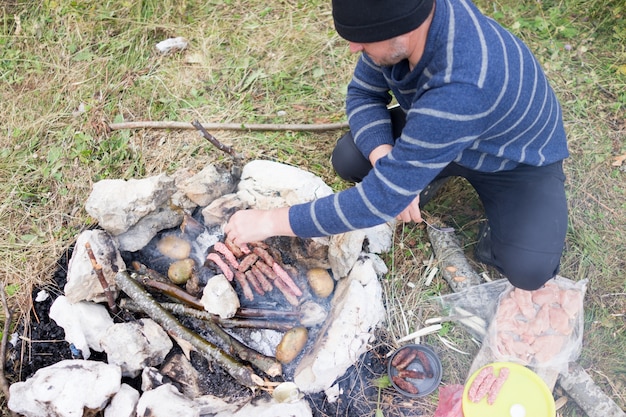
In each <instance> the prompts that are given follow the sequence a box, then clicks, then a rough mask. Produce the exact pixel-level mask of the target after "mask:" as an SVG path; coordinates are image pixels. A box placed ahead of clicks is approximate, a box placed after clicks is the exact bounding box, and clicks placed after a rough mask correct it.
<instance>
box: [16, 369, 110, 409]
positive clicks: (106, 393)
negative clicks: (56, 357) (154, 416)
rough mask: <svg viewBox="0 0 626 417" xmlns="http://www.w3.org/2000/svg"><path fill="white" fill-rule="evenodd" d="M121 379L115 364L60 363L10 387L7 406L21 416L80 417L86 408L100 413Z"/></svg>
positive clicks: (40, 370)
mask: <svg viewBox="0 0 626 417" xmlns="http://www.w3.org/2000/svg"><path fill="white" fill-rule="evenodd" d="M121 378H122V375H121V371H120V367H119V366H116V365H109V364H106V363H104V362H95V361H86V360H82V359H79V360H63V361H61V362H57V363H56V364H54V365H51V366H48V367H45V368H41V369H39V370H38V371H37V372H36V373H35V375H33V376H32V377H31V378H29V379H27V380H26V381H24V382H16V383H14V384H13V385H11V386H10V388H9V393H10V398H9V402H8V407H9V409H10V410H12V411H13V412H15V413H19V414H21V415H22V416H24V417H42V416H46V417H82V416H83V410H84V409H85V408H88V409H91V410H96V411H98V410H102V409H103V408H104V407H105V406H106V404H107V403H108V402H109V399H110V398H111V397H113V396H114V395H115V393H117V392H118V391H119V389H120V384H121V382H120V381H121Z"/></svg>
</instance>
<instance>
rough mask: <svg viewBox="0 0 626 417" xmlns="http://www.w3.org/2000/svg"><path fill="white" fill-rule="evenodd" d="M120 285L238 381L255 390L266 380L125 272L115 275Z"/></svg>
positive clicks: (161, 322)
mask: <svg viewBox="0 0 626 417" xmlns="http://www.w3.org/2000/svg"><path fill="white" fill-rule="evenodd" d="M115 282H116V284H117V286H118V287H119V288H120V289H121V290H122V291H124V293H126V295H128V296H129V297H130V298H131V299H132V300H133V301H135V302H136V303H137V304H138V305H139V306H140V307H141V308H142V310H143V311H144V312H145V313H146V314H147V315H148V316H149V317H150V318H152V320H154V321H155V322H157V323H158V324H159V325H161V327H163V329H164V330H165V331H167V332H168V333H170V334H172V335H173V336H174V337H177V338H179V339H183V340H185V341H187V342H189V343H190V344H191V345H192V346H193V347H194V348H195V349H196V350H197V351H198V352H199V353H200V354H201V355H202V356H204V357H205V358H207V359H208V360H214V361H215V362H217V363H218V364H219V365H221V366H222V367H223V368H224V370H226V372H228V373H229V374H230V375H231V376H232V377H233V378H234V379H235V380H236V381H237V382H239V383H240V384H241V385H243V386H245V387H249V388H251V389H254V388H256V387H258V386H262V385H263V379H261V377H259V376H258V375H256V374H255V373H254V371H253V370H252V369H250V368H249V367H247V366H244V365H242V364H241V363H239V362H237V360H236V359H235V358H233V357H232V356H231V355H229V354H228V353H226V352H224V351H223V350H221V349H220V348H218V347H217V346H215V345H214V344H212V343H209V342H208V341H206V340H204V339H203V338H202V337H200V336H199V335H198V334H196V333H194V332H192V331H191V330H189V329H187V328H186V327H184V326H183V325H182V324H180V322H179V321H178V320H176V318H175V317H174V316H173V315H172V314H171V313H169V312H168V311H166V310H165V309H164V308H163V307H161V306H160V305H159V303H157V302H156V301H155V300H154V299H153V298H152V296H151V295H150V294H148V293H147V292H146V291H145V290H144V289H143V288H142V287H141V285H140V284H139V283H138V282H137V281H135V280H134V279H133V278H131V277H130V276H129V274H128V272H126V271H120V272H118V273H117V274H116V275H115Z"/></svg>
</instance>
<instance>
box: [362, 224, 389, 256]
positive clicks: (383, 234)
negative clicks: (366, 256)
mask: <svg viewBox="0 0 626 417" xmlns="http://www.w3.org/2000/svg"><path fill="white" fill-rule="evenodd" d="M394 229H395V222H391V224H390V223H383V224H379V225H378V226H374V227H370V228H368V229H364V232H365V238H366V239H367V251H368V252H370V253H385V252H389V250H390V249H391V245H392V243H393V231H394Z"/></svg>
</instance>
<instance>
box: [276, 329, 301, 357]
mask: <svg viewBox="0 0 626 417" xmlns="http://www.w3.org/2000/svg"><path fill="white" fill-rule="evenodd" d="M308 336H309V332H308V330H307V329H306V327H294V328H293V329H291V330H289V331H288V332H286V333H285V334H284V335H283V338H282V340H281V341H280V343H279V344H278V346H276V360H277V361H278V362H280V363H284V364H288V363H290V362H291V361H293V360H294V359H295V358H296V356H298V354H299V353H300V352H301V351H302V349H304V346H305V345H306V341H307V338H308Z"/></svg>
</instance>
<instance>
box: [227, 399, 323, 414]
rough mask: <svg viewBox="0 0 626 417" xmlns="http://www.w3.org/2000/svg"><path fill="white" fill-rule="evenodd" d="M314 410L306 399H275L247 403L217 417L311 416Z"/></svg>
mask: <svg viewBox="0 0 626 417" xmlns="http://www.w3.org/2000/svg"><path fill="white" fill-rule="evenodd" d="M312 415H313V412H312V411H311V407H310V406H309V403H308V402H307V401H306V400H305V399H301V400H299V401H294V402H283V403H279V402H277V401H276V400H274V399H271V400H261V401H254V402H250V403H248V404H246V405H245V406H243V407H242V408H240V409H239V410H237V412H235V413H232V411H228V412H222V413H218V414H216V415H215V417H252V416H254V417H294V416H297V417H309V416H312Z"/></svg>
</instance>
